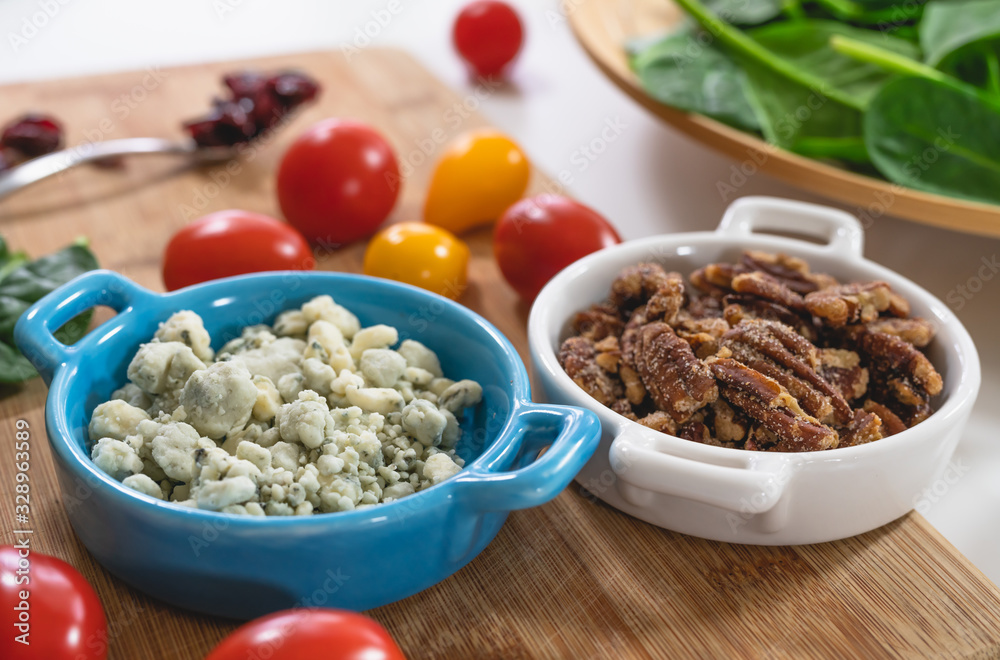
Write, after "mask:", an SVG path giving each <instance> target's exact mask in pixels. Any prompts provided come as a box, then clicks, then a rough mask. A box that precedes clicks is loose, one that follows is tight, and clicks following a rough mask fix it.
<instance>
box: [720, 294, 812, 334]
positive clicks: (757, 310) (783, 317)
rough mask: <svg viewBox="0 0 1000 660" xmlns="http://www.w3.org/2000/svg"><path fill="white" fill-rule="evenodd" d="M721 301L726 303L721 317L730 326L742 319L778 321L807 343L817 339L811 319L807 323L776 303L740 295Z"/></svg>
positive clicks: (728, 296) (730, 296)
mask: <svg viewBox="0 0 1000 660" xmlns="http://www.w3.org/2000/svg"><path fill="white" fill-rule="evenodd" d="M723 301H724V302H725V303H726V308H725V310H724V311H723V317H724V318H725V319H726V322H727V323H729V325H731V326H735V325H739V323H740V321H742V320H743V319H762V320H764V321H778V322H779V323H784V324H785V325H787V326H789V327H791V328H794V329H795V331H796V332H798V333H799V334H800V335H802V336H803V337H805V338H806V339H808V340H809V341H815V340H816V338H817V333H816V328H815V327H813V325H812V322H811V317H810V320H808V321H807V320H806V319H805V318H804V317H803V316H799V315H798V314H796V313H795V312H793V311H792V310H790V309H789V308H787V307H785V306H783V305H780V304H778V303H775V302H771V301H769V300H762V299H760V298H755V297H753V296H748V295H741V294H730V295H727V296H726V297H725V298H723Z"/></svg>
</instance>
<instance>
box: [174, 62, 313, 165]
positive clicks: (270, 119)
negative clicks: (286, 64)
mask: <svg viewBox="0 0 1000 660" xmlns="http://www.w3.org/2000/svg"><path fill="white" fill-rule="evenodd" d="M222 82H223V84H224V85H225V86H226V87H227V88H229V91H230V93H231V98H229V99H225V100H216V101H215V102H214V103H213V109H212V111H211V112H210V113H209V114H208V115H206V116H204V117H200V118H198V119H195V120H192V121H189V122H187V123H185V124H184V128H185V130H187V132H188V133H189V134H190V135H191V137H192V138H194V141H195V143H196V144H198V145H199V146H202V147H215V146H232V145H234V144H239V143H240V142H248V141H250V140H252V139H253V138H255V137H257V136H258V135H260V134H261V133H263V132H264V131H265V130H267V129H268V128H270V127H271V126H273V125H275V124H276V123H277V122H278V120H279V119H280V118H281V117H282V116H284V115H285V114H287V113H288V112H289V111H290V110H292V109H293V108H295V107H296V106H298V105H301V104H302V103H305V102H306V101H310V100H312V99H313V98H315V97H316V94H318V93H319V85H318V84H316V82H315V81H314V80H312V79H311V78H309V77H308V76H306V75H304V74H301V73H295V72H285V73H279V74H276V75H273V76H264V75H261V74H259V73H255V72H253V71H237V72H234V73H229V74H226V75H225V76H223V78H222Z"/></svg>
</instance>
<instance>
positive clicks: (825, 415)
mask: <svg viewBox="0 0 1000 660" xmlns="http://www.w3.org/2000/svg"><path fill="white" fill-rule="evenodd" d="M746 365H747V366H748V367H750V368H751V369H755V370H756V371H759V372H760V373H762V374H764V375H765V376H767V377H768V378H773V379H774V380H776V381H778V382H779V383H781V385H782V386H783V387H784V388H785V389H786V390H788V393H789V394H791V395H792V396H793V397H795V400H796V401H798V402H799V405H800V406H801V407H802V409H803V410H805V411H806V412H807V413H809V414H810V415H812V416H813V417H815V418H816V419H818V420H820V421H822V422H823V423H830V422H831V421H833V403H832V402H831V400H830V397H828V396H826V395H825V394H823V393H822V392H820V391H819V390H817V389H816V388H815V387H813V386H812V385H811V384H809V383H807V382H806V381H804V380H802V379H801V378H797V377H795V376H793V375H792V374H790V373H788V372H787V371H786V370H784V369H782V368H781V367H779V366H778V365H776V364H774V363H773V362H769V361H768V360H764V359H761V358H754V359H751V360H748V361H747V362H746Z"/></svg>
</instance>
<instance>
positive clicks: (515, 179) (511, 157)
mask: <svg viewBox="0 0 1000 660" xmlns="http://www.w3.org/2000/svg"><path fill="white" fill-rule="evenodd" d="M530 176H531V165H530V163H528V159H527V157H525V155H524V152H522V151H521V149H520V147H518V146H517V145H516V144H515V143H514V142H513V141H512V140H511V139H510V138H508V137H507V136H506V135H504V134H502V133H499V132H497V131H493V130H479V131H470V132H468V133H465V134H463V135H461V136H459V137H458V138H456V139H455V140H454V141H453V142H452V143H451V144H450V145H448V147H447V149H446V150H445V153H444V155H443V156H442V157H441V160H440V161H439V162H438V164H437V167H436V168H435V170H434V176H433V177H432V178H431V185H430V189H429V190H428V191H427V201H426V202H425V203H424V221H426V222H429V223H431V224H432V225H438V226H439V227H444V228H445V229H448V230H449V231H453V232H455V233H456V234H460V233H462V232H464V231H466V230H468V229H471V228H472V227H476V226H478V225H483V224H488V223H491V222H493V221H495V220H496V219H497V218H499V217H500V214H501V213H503V212H504V210H505V209H506V208H507V207H508V206H510V205H511V204H513V203H514V202H516V201H517V200H519V199H521V196H522V195H524V191H525V189H526V188H527V187H528V178H529V177H530Z"/></svg>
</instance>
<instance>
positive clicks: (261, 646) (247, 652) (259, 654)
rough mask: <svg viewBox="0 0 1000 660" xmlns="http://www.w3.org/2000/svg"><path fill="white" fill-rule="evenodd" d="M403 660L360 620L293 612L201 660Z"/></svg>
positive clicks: (250, 626) (246, 629) (253, 626)
mask: <svg viewBox="0 0 1000 660" xmlns="http://www.w3.org/2000/svg"><path fill="white" fill-rule="evenodd" d="M247 658H269V659H270V660H302V659H303V658H323V660H406V656H404V655H403V652H402V651H401V650H400V649H399V647H398V646H397V645H396V642H394V641H393V639H392V637H390V636H389V633H388V632H386V630H385V628H383V627H382V626H380V625H379V624H378V623H377V622H376V621H375V620H373V619H369V618H368V617H366V616H365V615H363V614H357V613H355V612H347V611H345V610H331V609H296V610H284V611H282V612H275V613H274V614H268V615H267V616H263V617H261V618H259V619H254V620H253V621H251V622H250V623H247V624H244V625H242V626H240V627H239V628H237V629H236V630H235V631H234V632H233V634H231V635H230V636H229V637H227V638H225V639H224V640H222V643H221V644H219V645H218V646H216V647H215V648H214V649H213V650H212V652H211V653H209V654H208V656H207V657H206V658H205V660H247Z"/></svg>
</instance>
